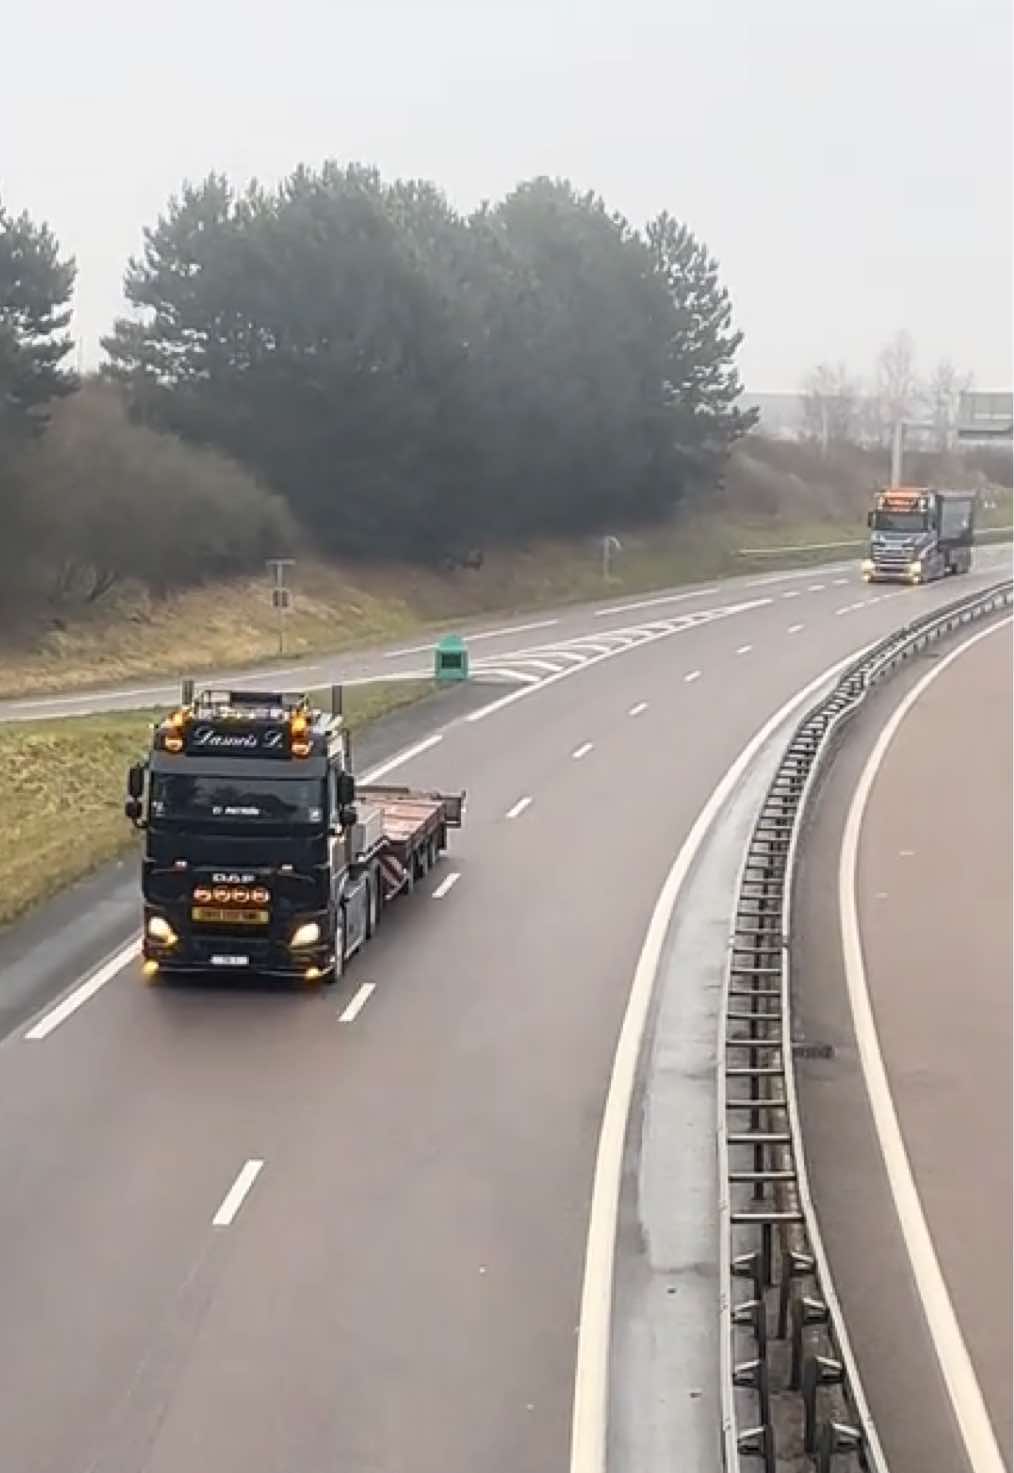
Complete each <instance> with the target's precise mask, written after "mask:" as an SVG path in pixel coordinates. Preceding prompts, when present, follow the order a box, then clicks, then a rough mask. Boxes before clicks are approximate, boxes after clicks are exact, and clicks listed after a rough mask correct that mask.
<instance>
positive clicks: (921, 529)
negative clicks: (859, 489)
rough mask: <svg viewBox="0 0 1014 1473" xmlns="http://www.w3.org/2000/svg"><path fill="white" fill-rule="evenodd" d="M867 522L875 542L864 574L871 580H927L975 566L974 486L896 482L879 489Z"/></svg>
mask: <svg viewBox="0 0 1014 1473" xmlns="http://www.w3.org/2000/svg"><path fill="white" fill-rule="evenodd" d="M867 522H868V525H869V528H870V542H869V548H868V550H867V557H866V559H865V560H864V562H863V577H864V578H865V580H866V581H867V582H868V583H871V582H895V583H912V584H916V583H927V582H930V581H931V580H932V579H934V578H943V577H946V576H947V575H948V574H949V573H967V572H969V571H970V569H971V566H972V543H973V540H974V536H975V493H974V492H972V491H937V490H935V489H934V488H932V487H929V486H892V487H889V488H887V489H886V490H884V491H881V492H879V493H878V495H877V499H876V504H875V506H874V509H873V510H872V511H871V512H870V514H869V516H868V518H867Z"/></svg>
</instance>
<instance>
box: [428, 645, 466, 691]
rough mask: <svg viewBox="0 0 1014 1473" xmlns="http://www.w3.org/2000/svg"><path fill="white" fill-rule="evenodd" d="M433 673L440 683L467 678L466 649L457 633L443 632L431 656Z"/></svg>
mask: <svg viewBox="0 0 1014 1473" xmlns="http://www.w3.org/2000/svg"><path fill="white" fill-rule="evenodd" d="M433 674H434V675H435V676H436V678H437V680H438V681H440V682H441V684H443V683H446V682H449V681H452V680H467V679H468V650H467V648H466V646H465V641H464V640H463V639H462V638H461V637H460V635H457V634H445V635H444V637H443V639H442V640H441V641H440V643H439V644H438V645H437V648H436V653H435V655H434V658H433Z"/></svg>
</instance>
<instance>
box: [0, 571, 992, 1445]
mask: <svg viewBox="0 0 1014 1473" xmlns="http://www.w3.org/2000/svg"><path fill="white" fill-rule="evenodd" d="M988 577H989V575H988V574H987V573H985V572H983V573H979V574H976V575H974V576H973V578H971V579H964V580H962V581H961V583H960V584H959V583H946V584H938V585H935V586H931V587H929V588H926V589H920V590H911V591H909V590H905V591H901V592H897V591H895V590H890V591H888V592H886V593H885V592H884V591H877V592H871V591H870V590H868V589H866V588H864V587H863V585H862V584H860V583H858V582H857V581H856V580H855V578H854V576H853V575H850V574H848V573H838V572H834V573H831V574H828V575H824V576H822V575H820V574H817V573H810V574H808V575H807V576H806V577H805V578H794V579H792V580H790V581H788V582H786V583H784V584H771V585H767V586H766V587H765V588H757V589H753V590H750V597H749V598H740V597H739V596H738V591H737V596H736V598H734V599H733V598H731V596H730V591H729V589H728V588H727V587H723V589H722V590H721V594H722V596H721V597H715V596H711V595H703V594H698V595H696V597H697V599H698V600H699V603H698V604H697V605H695V608H696V609H697V610H698V611H699V612H702V613H703V612H707V613H708V614H709V617H708V618H707V619H700V620H695V621H692V622H690V623H687V624H679V625H677V626H676V627H674V628H673V629H671V630H669V629H662V628H660V629H658V630H657V631H656V634H657V637H653V638H652V639H651V640H650V641H646V642H643V643H634V644H632V645H631V646H630V647H624V646H623V645H622V644H620V643H619V642H615V643H614V644H613V645H610V646H608V647H606V648H604V649H603V651H602V652H601V653H599V654H598V655H596V656H593V657H592V659H590V660H589V661H588V662H587V663H585V664H583V665H581V666H579V665H578V664H577V663H576V662H572V666H568V668H572V671H573V673H572V674H569V675H568V674H564V672H563V669H562V668H561V670H560V671H559V672H558V673H557V674H555V675H550V674H549V672H545V673H546V675H547V679H546V681H545V682H544V683H543V684H541V685H538V686H535V685H528V684H521V685H518V686H517V687H510V688H506V689H505V690H503V691H502V692H498V691H492V692H489V693H488V694H489V695H490V696H491V697H494V698H498V701H497V706H496V709H492V708H490V709H488V711H487V714H486V715H485V716H484V717H483V719H481V720H475V719H474V718H475V717H476V716H478V715H479V714H480V712H478V711H474V710H473V711H472V712H471V713H470V714H471V718H473V719H469V717H468V716H465V715H462V716H461V717H460V718H458V719H457V720H455V721H454V722H453V723H452V724H451V725H449V726H448V727H447V728H446V729H445V730H444V731H443V732H442V733H440V734H439V738H440V739H439V740H438V741H436V742H434V743H432V744H429V745H426V746H425V748H424V749H420V750H419V751H418V752H417V753H416V755H414V756H409V757H407V758H406V760H405V761H404V762H403V763H401V764H400V765H399V766H398V767H397V769H396V771H397V777H398V780H401V781H412V782H418V783H421V784H425V785H427V786H429V785H434V784H440V785H449V786H464V787H466V788H467V789H468V790H469V794H470V803H469V810H468V815H467V822H466V827H465V828H464V829H463V830H462V832H461V834H460V836H457V837H456V838H455V842H454V848H453V850H452V852H451V854H450V855H449V857H448V859H447V861H446V862H445V864H444V865H443V866H442V868H441V869H440V870H438V871H437V872H436V873H435V874H434V875H433V876H432V877H431V880H430V881H429V882H428V887H427V889H425V890H422V891H418V890H417V892H416V894H415V895H414V896H413V897H411V898H407V899H405V900H404V901H403V902H399V905H398V908H397V910H396V911H394V910H392V912H391V914H390V916H389V918H388V920H387V922H386V923H385V926H384V928H383V929H382V931H381V932H380V934H379V936H378V937H377V938H376V939H375V941H374V942H373V943H372V944H371V945H370V947H369V948H368V949H367V951H366V952H365V953H364V954H363V955H362V956H361V957H359V958H357V959H356V961H355V963H354V964H353V965H352V967H351V968H350V971H349V974H348V977H347V979H346V982H345V983H344V984H343V988H342V990H341V991H340V992H329V991H328V992H321V993H296V992H283V991H279V990H255V989H253V988H251V987H249V986H247V987H243V986H239V985H236V986H233V987H230V988H225V987H211V986H208V987H187V988H182V987H155V988H151V987H147V986H145V985H144V984H143V983H142V982H141V980H140V978H139V976H138V974H137V967H136V963H135V962H133V961H129V960H128V961H125V962H124V964H123V965H122V966H118V965H117V964H116V963H115V962H114V963H113V964H111V965H110V966H109V967H107V968H106V969H105V970H104V972H103V973H102V974H101V975H102V976H104V977H106V980H105V982H104V985H102V986H101V987H98V988H96V989H95V990H94V992H93V993H92V994H91V995H90V996H89V997H88V998H87V1000H85V1001H83V1002H82V1004H81V1005H80V1006H79V1007H77V1008H76V1009H75V1010H73V1011H70V1012H68V1014H67V1016H65V1017H64V1018H63V1021H60V1022H59V1023H58V1025H57V1026H55V1027H52V1028H51V1031H50V1024H51V1023H52V1022H53V1021H54V1015H53V1013H52V1011H51V1010H49V1011H47V1009H51V1003H50V1004H46V1005H45V1006H44V1007H43V1008H42V1010H41V1011H40V1013H39V1015H38V1016H37V1017H36V1019H35V1020H34V1022H32V1023H30V1024H26V1023H21V1024H19V1026H18V1027H17V1029H16V1030H15V1031H13V1032H12V1033H11V1034H10V1035H9V1036H8V1037H7V1038H6V1039H5V1040H4V1042H3V1043H2V1044H0V1177H2V1180H3V1181H4V1183H5V1187H6V1190H5V1192H4V1193H3V1196H2V1198H0V1302H2V1303H3V1306H4V1311H3V1314H2V1316H0V1363H2V1364H3V1366H4V1375H3V1377H2V1378H0V1448H2V1449H3V1460H2V1461H3V1466H4V1468H5V1469H6V1468H10V1469H11V1470H14V1473H86V1470H87V1473H140V1470H144V1473H179V1470H180V1469H204V1468H208V1469H215V1470H216V1473H241V1470H242V1473H293V1470H296V1469H298V1470H300V1473H324V1470H337V1469H340V1470H341V1473H367V1470H369V1473H409V1470H411V1473H438V1470H439V1473H476V1470H482V1473H547V1470H550V1469H558V1468H563V1467H565V1466H566V1460H567V1448H568V1441H569V1432H570V1413H571V1402H572V1396H573V1377H574V1355H575V1332H576V1325H577V1316H578V1306H579V1297H580V1287H581V1275H582V1266H583V1260H584V1251H585V1236H586V1231H587V1220H588V1207H589V1197H590V1191H591V1179H592V1171H593V1164H594V1159H595V1151H596V1143H597V1138H598V1130H599V1122H600V1115H601V1110H602V1104H603V1099H604V1096H605V1092H606V1088H607V1085H608V1080H609V1075H610V1067H611V1061H612V1056H613V1050H614V1046H615V1042H616V1036H617V1030H618V1026H619V1022H620V1018H621V1017H622V1014H623V1010H624V1007H625V1003H626V999H627V994H628V990H629V986H630V979H631V973H632V969H633V966H634V962H635V960H636V958H637V955H638V953H639V951H640V947H641V942H642V939H643V935H644V931H645V927H646V925H647V921H648V918H649V915H650V913H651V910H652V906H653V904H654V901H655V897H656V894H657V891H658V888H659V885H660V883H661V880H662V877H663V876H664V874H665V872H666V871H667V869H668V868H669V865H670V864H671V861H672V858H673V855H674V853H675V851H676V850H677V849H678V848H679V846H680V844H681V843H682V841H683V839H684V837H685V836H686V834H687V832H688V830H689V828H690V826H691V824H692V823H693V821H694V819H695V817H696V815H697V813H698V811H699V810H700V808H701V806H702V804H703V803H704V801H705V799H706V798H707V797H708V795H709V794H710V793H711V792H712V790H713V789H714V787H715V785H716V783H717V782H718V780H719V779H720V777H721V776H722V774H723V773H724V772H725V770H726V768H727V767H728V766H729V764H730V762H731V761H732V759H733V758H734V757H735V756H736V754H737V753H738V752H739V751H740V749H741V748H742V747H743V745H744V744H745V742H746V741H747V739H748V738H749V737H750V736H751V735H752V734H753V732H754V731H755V730H756V728H757V727H758V726H759V725H760V724H761V722H762V721H763V720H764V719H765V717H767V716H768V715H769V714H770V713H771V712H772V711H774V710H775V709H776V708H777V707H779V706H780V705H781V703H782V702H783V701H785V700H786V699H787V697H789V696H790V695H791V694H792V693H794V692H795V691H796V690H797V689H799V688H800V687H801V686H802V685H804V684H805V683H806V682H807V681H809V680H811V679H813V678H814V677H815V676H816V675H817V674H819V673H820V672H821V671H822V670H824V669H825V668H826V667H827V666H828V665H829V664H830V663H831V662H833V661H834V660H835V659H838V658H841V657H843V656H845V655H847V654H849V653H851V652H853V651H855V650H858V649H859V648H860V647H862V646H864V645H865V644H867V643H868V642H869V641H871V640H874V639H876V638H877V637H879V636H881V635H882V634H884V633H885V632H887V631H888V630H889V629H890V628H892V627H894V626H896V625H897V624H899V623H900V622H902V621H903V619H904V618H905V617H906V616H907V615H909V614H910V613H915V612H916V611H918V610H922V609H924V608H926V607H927V606H931V605H935V604H940V603H944V602H947V601H949V600H950V599H951V598H953V597H955V596H956V595H957V594H958V593H959V592H964V591H965V590H967V589H970V588H972V587H974V586H975V585H976V584H981V583H984V582H986V581H988ZM840 579H844V580H846V581H844V582H840V581H839V580H840ZM592 616H593V615H592ZM575 617H576V616H575ZM585 617H586V618H587V617H588V615H587V614H586V616H585ZM628 617H629V616H628ZM599 622H600V623H609V624H610V625H611V624H612V619H611V618H610V620H602V621H599ZM617 627H618V626H617ZM579 632H580V631H579ZM563 664H564V665H566V664H567V662H566V661H564V662H563ZM500 702H504V704H500ZM526 799H527V800H529V801H527V802H525V800H526ZM512 814H513V815H514V816H513V817H512V816H511V815H512ZM452 875H454V876H457V878H456V879H455V881H454V883H453V885H450V887H449V888H448V886H449V882H450V881H451V876H452ZM438 896H439V897H440V898H437V897H438ZM86 903H87V902H83V904H85V905H86ZM64 904H65V910H64V912H63V913H61V916H60V937H59V938H58V937H57V936H55V935H54V938H53V945H54V946H57V945H58V943H59V944H60V945H62V944H64V939H65V935H66V932H67V930H68V929H73V927H74V925H75V918H74V916H73V914H68V913H67V910H66V906H67V902H64ZM71 910H72V907H71ZM88 920H89V917H88V915H87V914H86V912H85V910H82V911H81V913H80V915H79V916H78V917H77V921H78V922H79V923H80V924H81V925H85V924H86V923H87V922H88ZM35 924H36V926H38V924H39V922H38V920H36V922H35ZM117 939H118V938H117V937H116V936H114V935H113V934H112V932H110V942H109V944H110V945H113V944H114V943H115V941H116V940H117ZM42 949H43V950H45V949H46V948H45V947H43V948H42ZM62 954H66V955H67V956H68V957H69V956H70V955H72V954H73V953H72V950H68V951H66V952H65V953H62ZM24 964H25V958H22V965H24ZM81 980H82V979H81V977H80V976H79V975H75V972H74V970H73V969H71V970H69V971H68V972H67V974H66V975H64V976H63V977H62V978H60V979H59V981H60V982H61V983H62V985H63V987H64V989H66V990H67V991H68V992H70V990H71V989H74V988H76V986H77V985H78V983H79V982H80V981H81ZM53 981H54V982H55V981H56V979H55V978H54V979H53ZM364 984H372V990H369V991H364ZM56 1016H61V1015H56ZM47 1020H48V1021H47ZM343 1020H344V1021H343ZM40 1023H41V1025H42V1026H41V1028H40ZM29 1033H34V1034H35V1037H34V1038H29V1037H28V1034H29ZM40 1034H41V1035H43V1036H40ZM257 1163H262V1164H261V1165H260V1166H258V1165H257ZM216 1220H217V1224H218V1225H216Z"/></svg>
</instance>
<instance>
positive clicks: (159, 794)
mask: <svg viewBox="0 0 1014 1473" xmlns="http://www.w3.org/2000/svg"><path fill="white" fill-rule="evenodd" d="M151 818H152V821H153V822H154V823H156V824H185V825H192V824H201V825H202V826H208V827H216V828H217V827H228V828H230V829H235V828H237V827H240V826H242V827H246V826H250V827H254V826H258V825H265V824H271V825H274V826H277V825H279V824H282V825H286V826H288V825H290V824H298V825H306V826H308V827H309V826H319V825H320V824H322V823H323V821H324V784H323V782H322V781H321V780H320V779H319V778H316V779H314V778H260V777H255V778H246V777H238V776H237V777H236V778H234V779H229V778H222V777H200V776H198V775H196V774H194V775H191V774H190V773H175V772H174V773H164V772H159V773H155V774H154V776H153V777H152V780H151Z"/></svg>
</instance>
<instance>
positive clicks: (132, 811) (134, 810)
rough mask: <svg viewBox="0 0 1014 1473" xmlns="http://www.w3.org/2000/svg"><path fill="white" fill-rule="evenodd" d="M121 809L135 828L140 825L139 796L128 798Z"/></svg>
mask: <svg viewBox="0 0 1014 1473" xmlns="http://www.w3.org/2000/svg"><path fill="white" fill-rule="evenodd" d="M123 811H124V813H125V814H126V815H127V817H128V818H129V819H130V821H131V823H132V824H134V825H136V827H137V828H140V827H141V800H140V798H128V799H127V801H126V803H124V805H123Z"/></svg>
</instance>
